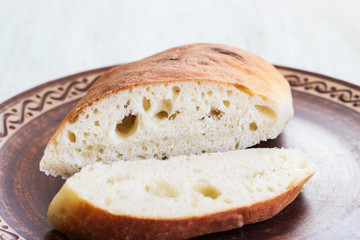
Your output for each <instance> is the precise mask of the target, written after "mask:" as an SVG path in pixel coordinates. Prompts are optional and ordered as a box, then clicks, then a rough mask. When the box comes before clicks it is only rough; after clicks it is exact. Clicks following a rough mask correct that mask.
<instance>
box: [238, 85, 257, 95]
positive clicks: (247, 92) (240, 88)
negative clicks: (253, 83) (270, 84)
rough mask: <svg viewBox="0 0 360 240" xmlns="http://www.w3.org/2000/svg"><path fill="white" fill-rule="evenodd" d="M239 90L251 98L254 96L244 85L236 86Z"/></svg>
mask: <svg viewBox="0 0 360 240" xmlns="http://www.w3.org/2000/svg"><path fill="white" fill-rule="evenodd" d="M235 87H236V89H237V90H239V91H240V92H243V93H245V94H247V95H249V96H253V94H252V92H250V90H249V89H248V88H247V87H244V86H242V85H236V86H235Z"/></svg>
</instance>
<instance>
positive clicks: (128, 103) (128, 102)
mask: <svg viewBox="0 0 360 240" xmlns="http://www.w3.org/2000/svg"><path fill="white" fill-rule="evenodd" d="M139 94H140V93H139ZM129 105H130V100H127V102H126V104H125V105H124V108H127V107H128V106H129Z"/></svg>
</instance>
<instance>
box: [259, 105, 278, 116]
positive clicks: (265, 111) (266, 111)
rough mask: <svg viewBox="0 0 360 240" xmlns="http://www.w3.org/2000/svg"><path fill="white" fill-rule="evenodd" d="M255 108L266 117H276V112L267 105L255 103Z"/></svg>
mask: <svg viewBox="0 0 360 240" xmlns="http://www.w3.org/2000/svg"><path fill="white" fill-rule="evenodd" d="M255 108H256V110H258V112H259V113H260V114H262V115H263V116H265V117H268V118H270V119H274V118H276V112H275V111H274V110H273V109H271V108H270V107H268V106H263V105H255Z"/></svg>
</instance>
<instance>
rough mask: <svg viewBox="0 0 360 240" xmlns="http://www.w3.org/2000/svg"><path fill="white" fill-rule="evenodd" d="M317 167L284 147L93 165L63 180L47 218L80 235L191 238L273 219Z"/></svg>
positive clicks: (88, 236)
mask: <svg viewBox="0 0 360 240" xmlns="http://www.w3.org/2000/svg"><path fill="white" fill-rule="evenodd" d="M315 171H316V166H315V164H314V163H312V162H311V161H310V160H309V159H308V157H307V156H306V155H305V154H304V153H303V152H301V151H298V150H285V149H248V150H238V151H230V152H225V153H205V154H202V155H191V156H178V157H171V158H170V159H168V160H167V161H162V160H156V159H150V160H147V161H142V160H135V161H119V162H116V163H113V164H111V165H105V164H102V163H96V164H94V165H89V166H87V167H85V168H83V169H82V171H81V172H79V173H77V174H75V175H74V176H72V177H70V178H69V179H68V180H67V181H66V183H65V185H64V186H63V187H62V188H61V190H60V191H59V193H58V194H57V195H56V196H55V198H54V199H53V201H52V202H51V204H50V207H49V211H48V217H49V220H50V222H51V224H52V225H53V226H54V228H56V229H58V230H60V231H62V232H64V233H67V234H70V235H73V236H75V237H79V238H80V239H183V238H190V237H194V236H198V235H203V234H208V233H213V232H219V231H226V230H230V229H234V228H239V227H241V226H243V225H244V224H249V223H255V222H259V221H264V220H266V219H269V218H271V217H273V216H274V215H275V214H277V213H278V212H280V211H281V210H282V209H284V208H285V207H286V206H287V205H288V204H290V203H291V202H292V201H293V200H294V199H295V198H296V196H297V195H298V193H299V192H300V190H301V188H302V186H303V184H304V183H305V182H306V181H307V180H308V179H309V178H310V177H311V176H312V175H313V174H314V172H315Z"/></svg>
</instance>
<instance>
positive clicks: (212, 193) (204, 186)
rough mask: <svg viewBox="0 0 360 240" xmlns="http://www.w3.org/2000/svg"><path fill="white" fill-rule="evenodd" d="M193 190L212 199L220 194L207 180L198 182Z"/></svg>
mask: <svg viewBox="0 0 360 240" xmlns="http://www.w3.org/2000/svg"><path fill="white" fill-rule="evenodd" d="M194 190H195V191H197V192H198V193H200V194H202V195H203V196H204V197H209V198H212V199H217V198H218V197H219V196H220V195H221V192H220V191H219V189H217V188H216V187H214V186H213V185H211V184H210V183H208V182H200V183H198V184H197V185H196V186H194Z"/></svg>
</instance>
